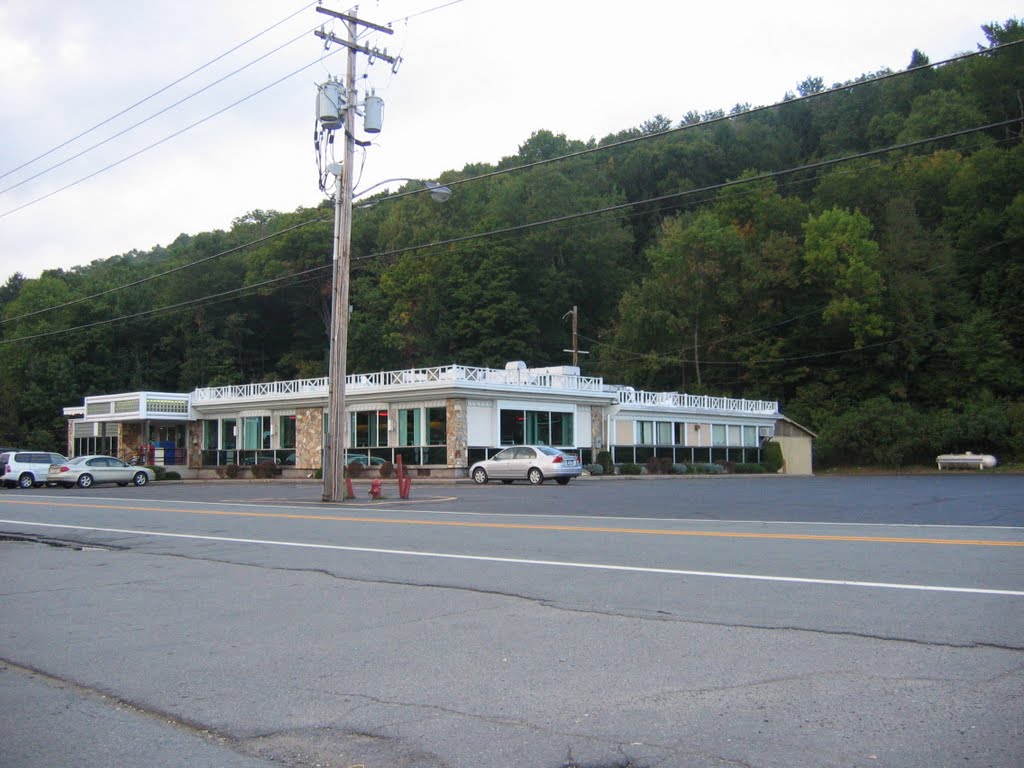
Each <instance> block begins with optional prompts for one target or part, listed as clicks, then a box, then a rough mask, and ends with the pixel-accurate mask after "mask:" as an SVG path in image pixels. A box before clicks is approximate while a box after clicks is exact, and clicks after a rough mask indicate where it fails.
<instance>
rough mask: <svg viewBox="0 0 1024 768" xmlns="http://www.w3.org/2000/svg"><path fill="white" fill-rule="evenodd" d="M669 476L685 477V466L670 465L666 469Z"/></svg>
mask: <svg viewBox="0 0 1024 768" xmlns="http://www.w3.org/2000/svg"><path fill="white" fill-rule="evenodd" d="M668 473H669V474H670V475H685V474H686V465H685V464H670V465H669V468H668Z"/></svg>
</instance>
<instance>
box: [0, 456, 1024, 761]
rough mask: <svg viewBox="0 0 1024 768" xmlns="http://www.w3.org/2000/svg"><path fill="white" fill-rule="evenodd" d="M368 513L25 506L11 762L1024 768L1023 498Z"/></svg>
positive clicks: (64, 494) (809, 482)
mask: <svg viewBox="0 0 1024 768" xmlns="http://www.w3.org/2000/svg"><path fill="white" fill-rule="evenodd" d="M358 489H359V497H358V498H357V500H355V501H350V502H345V503H344V504H333V505H332V504H323V503H321V502H320V501H319V497H320V487H319V485H316V484H312V483H289V482H282V481H275V482H272V483H233V482H227V481H225V482H213V483H182V484H166V485H165V484H154V485H151V486H148V487H145V488H141V489H140V488H125V489H122V488H117V487H111V488H94V489H90V490H88V491H80V490H78V489H74V490H63V489H45V488H44V489H35V490H31V491H21V490H5V491H2V492H0V533H2V535H3V536H4V537H5V539H6V540H3V541H0V617H2V621H0V765H3V766H5V767H7V766H10V767H11V768H28V767H33V768H35V767H37V766H57V765H74V766H82V767H86V768H87V767H89V766H109V765H143V764H145V765H147V766H155V767H156V768H161V767H162V766H186V765H188V766H199V765H202V766H227V767H230V768H233V767H234V766H270V765H275V766H281V765H286V766H325V767H340V768H351V767H352V766H365V768H390V767H391V766H395V767H400V768H412V767H413V766H416V767H424V768H425V767H428V766H429V767H434V766H473V767H474V768H476V767H478V766H516V767H517V768H526V767H527V766H545V767H547V766H551V767H552V768H562V767H565V766H573V767H574V768H575V767H579V768H584V767H585V768H591V767H593V768H599V767H609V768H611V767H613V766H618V767H622V768H625V767H626V766H629V767H630V768H641V767H642V766H735V765H747V766H787V767H790V766H844V767H847V766H861V765H866V766H867V765H870V766H885V765H888V766H929V768H931V767H932V766H945V765H954V764H955V765H988V766H1007V767H1009V766H1014V767H1017V766H1020V765H1021V763H1022V756H1024V477H1019V476H1008V475H978V474H970V473H962V472H958V473H945V474H943V475H941V476H934V475H933V476H903V477H897V476H892V477H834V478H774V477H772V478H756V477H745V478H744V477H735V478H734V477H729V478H665V479H662V478H650V479H639V480H638V479H621V480H613V479H596V478H595V479H585V480H581V481H578V482H573V483H571V484H570V485H569V486H567V487H562V486H557V485H553V484H545V485H543V486H540V487H530V486H527V485H514V486H504V485H501V484H497V485H494V484H491V485H487V486H483V487H478V486H474V485H471V484H466V483H414V486H413V494H412V498H411V499H410V500H409V501H402V500H400V499H398V498H397V491H396V490H395V487H394V484H393V483H391V484H390V485H388V486H386V489H385V493H386V495H387V496H388V498H385V499H384V500H382V501H380V502H370V501H369V500H368V499H367V498H366V497H365V495H364V494H365V486H364V485H362V486H358ZM47 542H48V543H47Z"/></svg>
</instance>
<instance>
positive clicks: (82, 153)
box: [0, 27, 323, 195]
mask: <svg viewBox="0 0 1024 768" xmlns="http://www.w3.org/2000/svg"><path fill="white" fill-rule="evenodd" d="M313 29H316V27H313ZM311 31H312V29H310V30H307V31H305V32H303V33H302V34H300V35H298V36H296V37H293V38H292V39H291V40H289V41H288V42H286V43H282V44H281V45H279V46H278V47H277V48H274V49H273V50H270V51H268V52H267V53H265V54H263V55H262V56H260V57H258V58H255V59H253V60H252V61H250V62H248V63H246V64H243V65H242V66H241V67H239V68H238V69H236V70H234V71H232V72H229V73H228V74H226V75H224V76H223V77H221V78H219V79H217V80H214V81H213V82H212V83H208V84H207V85H204V86H203V87H202V88H200V89H199V90H198V91H193V92H192V93H190V94H189V95H188V96H185V97H183V98H181V99H178V101H176V102H174V103H173V104H169V105H167V106H166V107H164V108H163V109H161V110H159V111H157V112H154V113H153V114H151V115H149V116H148V117H146V118H143V119H142V120H139V121H138V122H136V123H132V124H131V125H129V126H128V127H127V128H124V129H122V130H120V131H118V132H117V133H115V134H112V135H111V136H108V137H107V138H105V139H103V141H99V142H97V143H95V144H93V145H92V146H90V147H86V148H85V149H83V150H81V151H80V152H77V153H76V154H74V155H71V156H69V157H66V158H64V159H63V160H61V161H60V162H59V163H54V164H53V165H51V166H48V167H46V168H44V169H43V170H41V171H39V172H38V173H36V174H34V175H32V176H28V177H26V178H24V179H22V180H21V181H19V182H18V183H17V184H12V185H10V186H9V187H6V188H5V189H0V195H2V194H4V193H6V192H10V191H11V190H12V189H17V188H18V187H20V186H22V185H23V184H27V183H28V182H30V181H34V180H35V179H38V178H39V177H40V176H44V175H46V174H47V173H49V172H50V171H53V170H56V169H57V168H60V167H61V166H64V165H66V164H68V163H70V162H71V161H72V160H77V159H78V158H80V157H84V156H85V155H87V154H89V153H90V152H92V151H93V150H94V149H99V148H100V147H102V146H104V145H106V144H109V143H110V142H112V141H114V140H115V139H119V138H121V137H122V136H124V135H125V134H127V133H130V132H131V131H134V130H135V129H136V128H138V127H140V126H142V125H145V124H146V123H148V122H150V121H151V120H155V119H156V118H158V117H160V115H163V114H165V113H167V112H170V111H171V110H172V109H174V108H176V107H179V106H181V105H182V104H184V103H185V102H187V101H190V100H191V99H194V98H196V97H197V96H199V95H201V94H203V93H205V92H206V91H208V90H210V89H211V88H213V87H215V86H217V85H220V84H221V83H223V82H224V81H225V80H228V79H230V78H232V77H234V76H235V75H237V74H238V73H239V72H243V71H245V70H246V69H248V68H249V67H252V66H255V65H256V64H258V63H259V62H261V61H263V60H264V59H266V58H268V57H270V56H273V55H274V54H275V53H277V52H278V51H280V50H283V49H284V48H287V47H288V46H289V45H293V44H294V43H296V42H298V41H299V40H302V39H304V38H305V37H306V36H307V35H308V34H309V33H310V32H311ZM322 58H323V57H321V59H322ZM314 63H315V62H314ZM308 66H312V64H310V65H307V67H304V68H303V69H306V68H308ZM279 82H280V81H279ZM275 85H276V83H275ZM257 93H259V91H257ZM238 103H239V102H235V104H232V105H231V106H229V107H228V109H230V108H231V107H234V106H237V104H238ZM122 114H123V113H122ZM216 114H220V113H219V112H218V113H216ZM195 125H197V124H194V125H192V126H189V128H194V127H195ZM186 130H188V129H186ZM83 135H84V134H83ZM175 135H177V134H175ZM87 178H91V177H87Z"/></svg>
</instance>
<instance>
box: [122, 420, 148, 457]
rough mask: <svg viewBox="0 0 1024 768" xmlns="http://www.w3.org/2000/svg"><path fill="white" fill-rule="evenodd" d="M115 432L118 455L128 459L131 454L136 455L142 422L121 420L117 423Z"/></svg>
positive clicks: (140, 442) (140, 437)
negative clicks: (124, 421)
mask: <svg viewBox="0 0 1024 768" xmlns="http://www.w3.org/2000/svg"><path fill="white" fill-rule="evenodd" d="M117 432H118V435H117V452H118V454H119V455H120V457H121V458H122V459H124V460H125V461H128V460H129V459H130V458H131V457H132V456H138V455H139V446H140V445H142V424H141V423H135V424H133V423H127V424H126V423H123V422H122V423H120V424H118V427H117ZM125 456H127V457H128V458H125Z"/></svg>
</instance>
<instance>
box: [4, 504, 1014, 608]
mask: <svg viewBox="0 0 1024 768" xmlns="http://www.w3.org/2000/svg"><path fill="white" fill-rule="evenodd" d="M0 524H10V525H27V526H32V527H37V528H62V529H66V530H76V531H96V532H98V533H125V534H131V535H136V536H160V537H164V538H170V539H190V540H195V541H221V542H226V543H230V544H257V545H263V546H272V547H293V548H298V549H321V550H330V551H336V552H361V553H366V554H375V555H400V556H407V557H430V558H438V559H445V560H471V561H475V562H483V563H507V564H510V565H539V566H547V567H552V568H584V569H589V570H596V571H618V572H625V573H652V574H659V575H664V576H699V577H705V578H715V579H740V580H744V581H770V582H780V583H788V584H817V585H824V586H834V587H864V588H869V589H903V590H912V591H917V592H954V593H959V594H970V595H1003V596H1009V597H1024V591H1020V590H1012V589H982V588H976V587H945V586H938V585H930V584H897V583H890V582H879V581H847V580H842V579H809V578H801V577H797V576H764V575H757V574H749V573H722V572H718V571H690V570H683V569H679V568H648V567H644V566H636V565H610V564H606V563H572V562H566V561H560V560H531V559H526V558H518V557H491V556H486V555H457V554H453V553H449V552H418V551H414V550H405V549H377V548H374V547H348V546H342V545H340V544H313V543H309V542H301V541H274V540H271V539H242V538H235V537H232V536H205V535H200V534H194V533H166V532H163V531H140V530H133V529H130V528H97V527H93V526H87V525H66V524H58V523H33V522H29V521H27V520H0Z"/></svg>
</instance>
